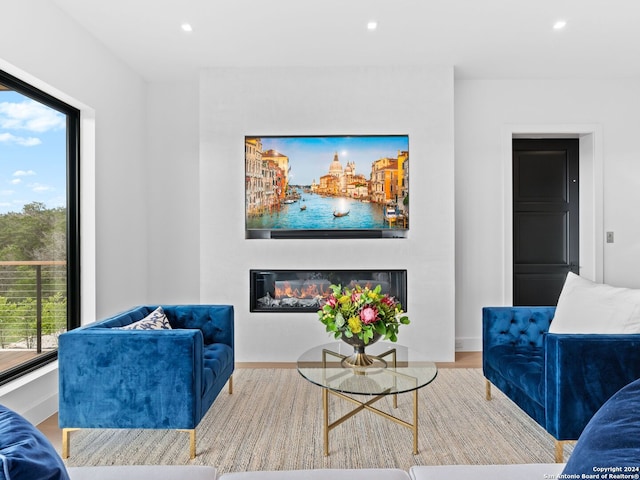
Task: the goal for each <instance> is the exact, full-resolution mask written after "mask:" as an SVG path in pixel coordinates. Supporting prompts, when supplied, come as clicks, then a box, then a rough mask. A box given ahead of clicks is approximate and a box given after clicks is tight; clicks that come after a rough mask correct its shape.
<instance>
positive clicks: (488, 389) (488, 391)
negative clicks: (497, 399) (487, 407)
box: [484, 378, 491, 400]
mask: <svg viewBox="0 0 640 480" xmlns="http://www.w3.org/2000/svg"><path fill="white" fill-rule="evenodd" d="M484 395H485V397H486V398H487V400H491V382H490V381H489V380H487V379H486V378H485V379H484Z"/></svg>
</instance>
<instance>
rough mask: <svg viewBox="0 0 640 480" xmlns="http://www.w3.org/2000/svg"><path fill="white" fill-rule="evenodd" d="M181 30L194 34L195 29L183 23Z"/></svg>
mask: <svg viewBox="0 0 640 480" xmlns="http://www.w3.org/2000/svg"><path fill="white" fill-rule="evenodd" d="M180 28H182V30H183V31H185V32H193V27H192V26H191V24H190V23H183V24H182V25H181V26H180Z"/></svg>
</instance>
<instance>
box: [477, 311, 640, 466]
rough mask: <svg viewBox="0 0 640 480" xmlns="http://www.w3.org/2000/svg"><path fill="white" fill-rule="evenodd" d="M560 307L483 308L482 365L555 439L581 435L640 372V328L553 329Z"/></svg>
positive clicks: (559, 442)
mask: <svg viewBox="0 0 640 480" xmlns="http://www.w3.org/2000/svg"><path fill="white" fill-rule="evenodd" d="M554 313H555V307H485V308H483V310H482V342H483V346H482V348H483V352H482V368H483V372H484V376H485V378H486V380H487V385H486V388H487V392H486V393H487V399H490V398H491V384H493V385H494V386H496V387H497V388H498V389H500V390H501V391H502V392H503V393H504V394H505V395H507V397H509V398H510V399H511V400H513V401H514V402H515V403H516V404H517V405H518V406H519V407H520V408H522V410H524V411H525V412H526V413H527V414H528V415H529V416H530V417H531V418H532V419H534V420H535V421H536V422H537V423H538V424H539V425H540V426H542V427H543V428H544V429H545V430H546V431H547V432H548V433H549V434H551V435H552V436H553V437H554V438H555V440H556V450H555V451H556V461H558V462H560V461H562V455H563V442H564V441H566V440H577V439H578V437H579V436H580V434H581V433H582V430H583V429H584V427H585V425H586V424H587V423H588V422H589V420H590V419H591V417H592V416H593V415H594V413H595V412H596V411H597V410H598V409H599V408H600V407H601V406H602V405H603V404H604V403H605V402H606V401H607V399H609V397H611V396H612V395H613V394H614V393H615V392H616V391H618V390H619V389H620V388H621V387H623V386H624V385H626V384H628V383H630V382H631V381H633V380H635V379H637V378H640V334H620V335H619V334H550V333H547V332H548V330H549V325H550V324H551V321H552V319H553V316H554Z"/></svg>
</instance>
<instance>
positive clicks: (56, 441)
mask: <svg viewBox="0 0 640 480" xmlns="http://www.w3.org/2000/svg"><path fill="white" fill-rule="evenodd" d="M436 364H437V365H438V368H481V367H482V352H456V359H455V361H454V362H437V363H436ZM236 367H237V368H295V367H296V364H295V363H288V362H287V363H249V362H238V363H237V364H236ZM38 429H39V430H40V431H41V432H42V433H44V434H45V436H46V437H47V438H48V439H49V440H50V441H51V443H52V444H53V446H54V447H55V448H56V450H57V451H58V452H60V451H62V430H60V428H59V427H58V414H57V413H56V414H54V415H52V416H51V417H49V418H48V419H46V420H45V421H44V422H42V423H41V424H39V425H38Z"/></svg>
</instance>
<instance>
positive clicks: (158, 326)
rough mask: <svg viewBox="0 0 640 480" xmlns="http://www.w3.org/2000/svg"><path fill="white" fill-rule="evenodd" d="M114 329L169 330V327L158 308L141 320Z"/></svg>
mask: <svg viewBox="0 0 640 480" xmlns="http://www.w3.org/2000/svg"><path fill="white" fill-rule="evenodd" d="M115 328H118V329H120V330H171V325H170V324H169V319H168V318H167V316H166V315H165V313H164V310H163V309H162V307H158V308H156V309H155V310H154V311H153V312H151V313H150V314H149V315H147V316H146V317H144V318H143V319H142V320H138V321H137V322H134V323H131V324H129V325H125V326H124V327H115Z"/></svg>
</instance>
